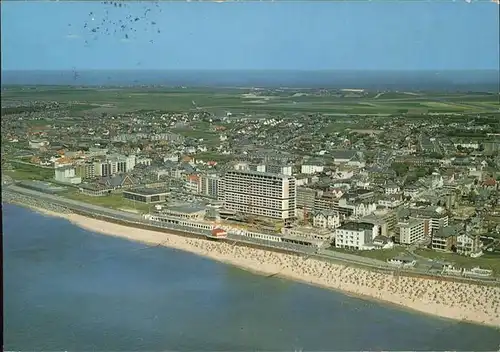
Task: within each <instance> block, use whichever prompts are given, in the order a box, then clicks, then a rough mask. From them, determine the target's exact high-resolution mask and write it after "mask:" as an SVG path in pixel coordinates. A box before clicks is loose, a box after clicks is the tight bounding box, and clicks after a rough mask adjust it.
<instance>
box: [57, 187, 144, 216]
mask: <svg viewBox="0 0 500 352" xmlns="http://www.w3.org/2000/svg"><path fill="white" fill-rule="evenodd" d="M59 195H60V196H63V197H66V198H69V199H74V200H77V201H80V202H85V203H89V204H94V205H99V206H102V207H108V208H113V209H121V210H135V211H138V212H149V210H150V206H149V204H144V203H139V202H134V201H131V200H128V199H125V198H123V196H122V194H121V193H112V194H110V195H109V196H103V197H91V196H87V195H85V194H81V193H79V192H78V191H77V190H76V189H73V190H68V191H66V192H64V193H60V194H59Z"/></svg>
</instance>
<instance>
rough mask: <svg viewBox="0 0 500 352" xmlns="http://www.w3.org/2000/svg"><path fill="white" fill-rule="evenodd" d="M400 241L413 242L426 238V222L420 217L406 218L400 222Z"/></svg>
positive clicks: (404, 242)
mask: <svg viewBox="0 0 500 352" xmlns="http://www.w3.org/2000/svg"><path fill="white" fill-rule="evenodd" d="M398 226H399V243H401V244H407V245H409V244H413V243H417V242H419V241H422V240H424V239H425V222H424V220H420V219H411V220H410V219H406V220H405V221H402V222H400V223H399V224H398Z"/></svg>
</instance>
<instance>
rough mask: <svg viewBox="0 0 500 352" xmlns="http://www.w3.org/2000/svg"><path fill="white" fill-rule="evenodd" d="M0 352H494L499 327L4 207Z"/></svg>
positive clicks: (17, 208)
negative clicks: (0, 337) (0, 338)
mask: <svg viewBox="0 0 500 352" xmlns="http://www.w3.org/2000/svg"><path fill="white" fill-rule="evenodd" d="M3 246H4V248H3V250H4V263H3V264H4V265H3V275H4V343H5V345H4V348H5V350H68V351H76V350H80V351H81V350H86V351H89V350H97V351H125V350H126V351H135V350H148V351H159V350H163V351H164V350H182V351H194V350H197V351H202V350H204V351H208V350H210V351H215V350H217V351H218V350H226V351H243V350H245V351H249V350H267V351H271V350H275V351H278V350H279V351H285V350H323V351H325V350H343V351H349V350H350V351H353V350H356V351H360V350H405V351H408V350H445V349H446V350H468V351H472V350H474V351H481V350H484V351H492V350H494V351H496V350H497V349H498V346H499V344H500V331H499V330H495V329H493V328H489V327H482V326H476V325H471V324H464V323H458V322H452V321H448V320H443V319H439V318H433V317H429V316H425V315H421V314H418V313H413V312H410V311H406V310H402V309H399V308H395V307H393V306H388V305H383V304H380V303H376V302H371V301H365V300H362V299H359V298H353V297H348V296H345V295H343V294H340V293H337V292H332V291H329V290H324V289H320V288H316V287H310V286H307V285H304V284H300V283H294V282H290V281H286V280H282V279H279V278H265V277H262V276H258V275H254V274H251V273H248V272H245V271H242V270H239V269H236V268H233V267H230V266H227V265H223V264H219V263H216V262H213V261H210V260H207V259H204V258H200V257H197V256H194V255H191V254H187V253H184V252H180V251H176V250H172V249H168V248H149V249H145V247H144V245H142V244H137V243H133V242H129V241H125V240H121V239H117V238H113V237H107V236H103V235H99V234H95V233H91V232H88V231H85V230H83V229H80V228H78V227H76V226H73V225H72V224H70V223H69V222H67V221H65V220H62V219H55V218H50V217H46V216H43V215H40V214H37V213H34V212H32V211H30V210H27V209H25V208H21V207H18V206H13V205H6V204H4V205H3Z"/></svg>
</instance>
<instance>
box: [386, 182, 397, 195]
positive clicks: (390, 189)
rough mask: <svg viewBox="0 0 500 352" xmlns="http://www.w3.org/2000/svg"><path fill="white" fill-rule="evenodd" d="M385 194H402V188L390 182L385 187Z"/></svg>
mask: <svg viewBox="0 0 500 352" xmlns="http://www.w3.org/2000/svg"><path fill="white" fill-rule="evenodd" d="M384 192H385V194H387V195H392V194H398V193H400V192H401V188H400V187H399V186H398V185H396V184H395V183H392V182H389V183H387V184H386V185H385V187H384Z"/></svg>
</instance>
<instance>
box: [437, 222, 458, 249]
mask: <svg viewBox="0 0 500 352" xmlns="http://www.w3.org/2000/svg"><path fill="white" fill-rule="evenodd" d="M461 229H462V227H461V226H448V227H443V228H440V229H438V230H435V231H433V232H432V240H431V248H432V249H434V250H438V251H447V252H452V251H453V252H454V251H455V250H456V248H457V237H458V236H459V233H460V230H461Z"/></svg>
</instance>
